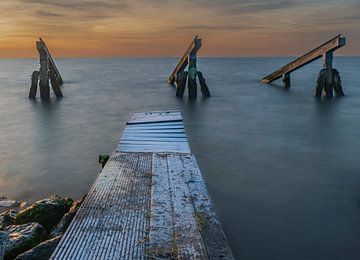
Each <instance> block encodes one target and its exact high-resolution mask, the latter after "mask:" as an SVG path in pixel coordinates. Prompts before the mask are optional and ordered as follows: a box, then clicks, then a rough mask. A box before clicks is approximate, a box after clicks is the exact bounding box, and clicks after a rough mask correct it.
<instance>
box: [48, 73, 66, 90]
mask: <svg viewBox="0 0 360 260" xmlns="http://www.w3.org/2000/svg"><path fill="white" fill-rule="evenodd" d="M49 75H50V81H51V86H52V88H53V90H54V93H55V95H56V97H63V94H62V92H61V89H60V79H59V78H58V77H57V75H56V74H55V73H54V71H53V70H49Z"/></svg>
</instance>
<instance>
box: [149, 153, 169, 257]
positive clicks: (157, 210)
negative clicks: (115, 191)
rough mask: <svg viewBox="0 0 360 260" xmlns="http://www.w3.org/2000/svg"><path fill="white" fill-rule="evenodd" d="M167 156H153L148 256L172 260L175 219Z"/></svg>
mask: <svg viewBox="0 0 360 260" xmlns="http://www.w3.org/2000/svg"><path fill="white" fill-rule="evenodd" d="M166 158H167V156H166V154H162V155H159V154H153V167H152V169H153V175H152V183H151V204H150V208H151V212H150V228H149V249H148V253H147V254H148V255H150V256H152V257H158V258H165V259H166V258H171V257H173V256H174V255H175V254H176V252H175V250H174V249H175V244H174V240H173V238H174V218H173V206H172V197H171V190H170V182H169V174H168V163H167V160H166Z"/></svg>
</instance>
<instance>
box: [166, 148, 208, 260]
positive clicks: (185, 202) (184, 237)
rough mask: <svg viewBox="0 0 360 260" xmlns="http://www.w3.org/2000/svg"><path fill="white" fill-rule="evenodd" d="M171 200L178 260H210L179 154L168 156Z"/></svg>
mask: <svg viewBox="0 0 360 260" xmlns="http://www.w3.org/2000/svg"><path fill="white" fill-rule="evenodd" d="M167 162H168V167H169V180H170V190H171V198H172V203H173V210H174V213H173V214H174V215H173V218H174V237H175V243H176V248H177V252H178V255H177V259H208V258H207V253H206V249H205V245H204V242H203V239H202V236H201V234H200V230H199V227H198V225H197V222H196V218H195V212H194V207H193V203H192V200H191V194H190V191H189V187H188V186H187V184H186V182H185V176H184V174H185V169H184V165H183V162H182V160H181V157H180V156H179V155H177V154H169V155H168V156H167Z"/></svg>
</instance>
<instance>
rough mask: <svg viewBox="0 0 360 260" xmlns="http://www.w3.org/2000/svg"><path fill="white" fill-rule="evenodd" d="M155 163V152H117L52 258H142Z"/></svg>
mask: <svg viewBox="0 0 360 260" xmlns="http://www.w3.org/2000/svg"><path fill="white" fill-rule="evenodd" d="M151 161H152V159H151V154H144V153H126V154H124V153H115V154H113V155H112V156H111V157H110V160H109V161H108V162H107V164H106V165H105V167H104V169H103V170H102V172H101V173H100V175H99V177H98V178H97V180H96V181H95V183H94V185H93V187H92V188H91V190H90V191H89V193H88V195H87V197H86V199H85V201H84V203H83V205H82V207H81V208H80V209H79V211H78V213H77V214H76V216H75V218H74V220H73V221H72V223H71V225H70V227H69V228H68V230H67V232H66V233H65V235H64V237H63V238H62V240H61V241H60V244H59V246H58V247H57V249H56V251H55V252H54V254H53V256H52V259H143V257H144V252H145V247H146V236H147V230H146V227H147V222H148V214H149V199H150V196H149V194H150V182H151Z"/></svg>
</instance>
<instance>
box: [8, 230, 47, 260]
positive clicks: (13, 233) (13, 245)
mask: <svg viewBox="0 0 360 260" xmlns="http://www.w3.org/2000/svg"><path fill="white" fill-rule="evenodd" d="M5 231H6V232H7V234H8V238H7V242H6V246H5V258H4V259H13V258H15V257H16V256H18V255H19V254H21V253H23V252H25V251H27V250H29V249H31V248H33V247H34V246H36V245H38V244H39V243H40V242H41V241H42V239H43V237H44V234H45V232H44V228H43V226H41V225H40V224H38V223H28V224H24V225H11V226H8V227H7V228H5Z"/></svg>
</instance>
